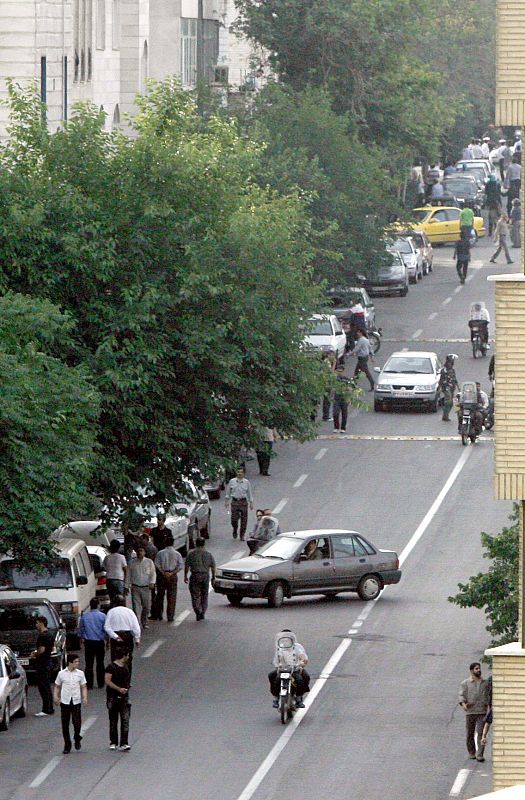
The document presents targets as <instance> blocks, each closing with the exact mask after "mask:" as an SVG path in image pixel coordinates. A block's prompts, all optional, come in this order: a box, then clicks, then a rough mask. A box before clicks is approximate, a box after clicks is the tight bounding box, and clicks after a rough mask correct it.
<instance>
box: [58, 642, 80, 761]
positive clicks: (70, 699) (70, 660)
mask: <svg viewBox="0 0 525 800" xmlns="http://www.w3.org/2000/svg"><path fill="white" fill-rule="evenodd" d="M79 667H80V658H79V657H78V655H77V653H68V654H67V667H66V668H65V669H61V670H60V672H59V673H58V675H57V676H56V679H55V685H54V699H55V704H56V705H57V706H58V705H59V704H60V716H61V719H62V736H63V737H64V749H63V751H62V752H63V753H65V754H67V753H70V752H71V734H70V731H69V725H70V722H72V723H73V740H74V742H75V750H80V747H81V744H80V742H81V741H82V736H81V735H80V729H81V727H82V703H84V705H85V706H87V703H88V691H87V682H86V676H85V675H84V673H83V672H82V670H81V669H79Z"/></svg>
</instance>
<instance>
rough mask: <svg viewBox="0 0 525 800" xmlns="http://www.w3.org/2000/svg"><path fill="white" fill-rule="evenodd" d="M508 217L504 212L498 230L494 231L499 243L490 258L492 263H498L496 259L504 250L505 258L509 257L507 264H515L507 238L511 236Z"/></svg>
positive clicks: (495, 238) (498, 223)
mask: <svg viewBox="0 0 525 800" xmlns="http://www.w3.org/2000/svg"><path fill="white" fill-rule="evenodd" d="M507 223H508V218H507V215H506V214H505V213H504V212H503V213H502V214H501V215H500V218H499V219H498V222H497V225H496V230H495V231H494V241H495V242H497V243H498V249H497V250H496V252H495V253H494V255H493V256H492V258H491V259H490V263H491V264H495V263H496V259H497V257H498V256H499V254H500V253H501V251H502V250H504V251H505V258H506V259H507V264H513V263H514V262H513V260H512V258H511V257H510V253H509V247H508V244H507V240H508V238H509V226H508V224H507Z"/></svg>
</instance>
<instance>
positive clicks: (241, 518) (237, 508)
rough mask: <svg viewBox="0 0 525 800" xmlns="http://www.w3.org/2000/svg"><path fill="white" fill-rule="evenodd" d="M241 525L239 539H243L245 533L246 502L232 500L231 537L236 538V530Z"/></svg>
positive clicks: (246, 518)
mask: <svg viewBox="0 0 525 800" xmlns="http://www.w3.org/2000/svg"><path fill="white" fill-rule="evenodd" d="M239 522H240V523H241V530H240V534H241V539H244V534H245V533H246V526H247V524H248V501H247V500H232V507H231V524H232V528H233V536H234V538H235V539H236V538H237V528H238V527H239Z"/></svg>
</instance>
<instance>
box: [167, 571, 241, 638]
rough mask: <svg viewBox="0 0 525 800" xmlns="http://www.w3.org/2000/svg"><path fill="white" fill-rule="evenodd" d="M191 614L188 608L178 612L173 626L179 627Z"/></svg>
mask: <svg viewBox="0 0 525 800" xmlns="http://www.w3.org/2000/svg"><path fill="white" fill-rule="evenodd" d="M234 558H235V556H234ZM189 615H190V612H189V611H188V609H186V611H181V612H180V614H177V616H176V617H175V619H174V621H173V622H172V623H171V625H172V627H173V628H178V627H179V625H180V624H181V622H184V620H185V619H186V617H189Z"/></svg>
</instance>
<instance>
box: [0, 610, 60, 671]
mask: <svg viewBox="0 0 525 800" xmlns="http://www.w3.org/2000/svg"><path fill="white" fill-rule="evenodd" d="M37 617H45V618H46V619H47V629H48V631H49V632H50V633H51V635H52V636H53V637H54V639H55V641H54V644H53V650H52V652H51V661H52V671H53V673H54V674H56V673H57V672H58V671H59V670H60V669H63V668H64V667H65V666H66V629H65V627H64V624H63V622H62V619H61V617H60V616H59V615H58V612H57V611H56V609H55V607H54V606H53V604H52V603H50V602H49V600H44V599H38V600H33V601H31V600H4V599H3V598H2V597H0V640H1V641H2V642H3V643H4V644H7V645H9V647H10V648H11V650H13V651H14V652H15V653H16V654H17V659H18V662H19V664H20V665H21V666H22V667H24V669H25V671H26V672H27V673H28V674H32V673H34V672H36V665H35V659H34V658H33V657H32V656H31V653H32V652H33V650H34V649H35V647H36V640H37V636H38V631H37V629H36V626H35V622H36V618H37Z"/></svg>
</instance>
